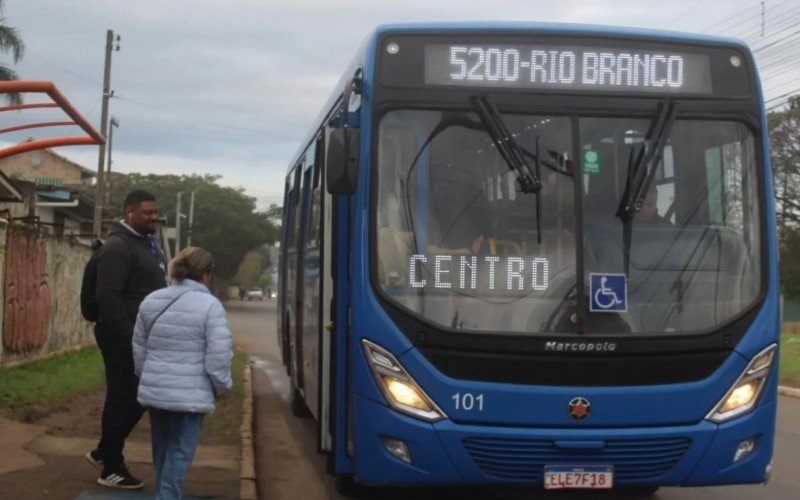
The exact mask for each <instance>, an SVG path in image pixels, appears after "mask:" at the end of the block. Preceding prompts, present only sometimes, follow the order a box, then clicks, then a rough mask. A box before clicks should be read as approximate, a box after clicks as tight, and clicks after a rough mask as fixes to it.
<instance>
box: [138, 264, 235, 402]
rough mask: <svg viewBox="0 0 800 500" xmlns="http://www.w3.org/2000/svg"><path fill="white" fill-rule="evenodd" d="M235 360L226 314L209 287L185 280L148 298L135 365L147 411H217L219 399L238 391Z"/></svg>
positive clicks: (140, 322)
mask: <svg viewBox="0 0 800 500" xmlns="http://www.w3.org/2000/svg"><path fill="white" fill-rule="evenodd" d="M182 294H183V295H182ZM179 295H182V296H181V297H180V298H178V300H176V301H175V302H174V303H173V304H172V305H170V306H169V308H168V309H167V310H166V312H164V313H163V314H161V316H158V314H159V313H160V312H161V311H162V310H163V309H164V308H165V307H167V305H168V304H169V303H170V302H172V300H173V299H175V298H176V297H178V296H179ZM156 316H158V319H157V320H156V322H155V324H154V325H152V326H150V325H151V323H152V322H153V320H154V319H155V318H156ZM147 327H150V332H149V335H148V332H147V331H146V330H147ZM232 358H233V339H232V337H231V332H230V330H229V329H228V320H227V317H226V315H225V309H224V308H223V307H222V304H221V303H220V301H219V300H217V298H216V297H214V296H213V295H211V292H209V291H208V288H206V286H205V285H203V284H202V283H198V282H197V281H194V280H191V279H186V280H183V281H182V282H177V283H173V284H172V285H170V286H169V287H167V288H162V289H161V290H157V291H155V292H153V293H151V294H150V295H148V296H147V297H145V299H144V301H143V302H142V305H141V306H140V307H139V315H138V317H137V318H136V327H135V328H134V331H133V361H134V365H135V367H136V375H137V376H138V377H139V379H140V380H139V396H138V399H139V403H141V404H142V406H145V407H152V408H159V409H162V410H172V411H184V412H192V413H211V412H213V411H214V409H215V406H214V394H215V393H216V394H226V393H227V392H228V391H230V389H231V387H232V386H233V381H232V380H231V359H232Z"/></svg>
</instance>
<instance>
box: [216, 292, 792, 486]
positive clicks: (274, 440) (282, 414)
mask: <svg viewBox="0 0 800 500" xmlns="http://www.w3.org/2000/svg"><path fill="white" fill-rule="evenodd" d="M228 310H229V318H230V322H231V325H232V327H233V328H232V329H233V331H234V334H235V340H236V343H237V345H239V346H240V347H241V348H243V349H244V350H245V351H246V352H247V353H248V354H250V359H251V365H252V368H253V392H254V404H255V415H254V419H255V426H256V433H255V446H256V467H257V474H258V486H259V492H260V498H262V499H268V500H289V499H296V498H303V499H309V500H317V499H319V500H324V499H337V500H338V499H344V498H346V497H343V496H341V495H339V494H338V493H337V492H336V491H335V489H334V488H333V480H332V478H331V477H330V476H328V475H327V474H326V472H325V459H324V457H323V456H322V455H319V454H318V453H317V452H316V443H315V427H314V422H313V421H311V420H298V419H296V418H294V417H293V416H292V414H291V411H290V410H289V405H288V377H287V376H286V372H285V371H284V369H283V366H282V365H281V362H280V353H279V351H278V345H277V342H276V339H275V301H274V300H272V301H264V302H230V303H229V304H228ZM799 429H800V399H794V398H781V400H780V402H779V406H778V435H777V442H776V455H775V463H774V467H773V474H772V480H771V481H770V483H769V484H768V485H766V486H764V485H755V486H727V487H714V488H662V489H661V490H660V491H659V492H658V494H657V495H656V496H655V497H653V498H658V499H704V500H705V499H725V500H735V499H743V500H744V499H747V500H752V499H753V498H754V497H756V498H757V497H760V498H763V499H769V500H796V499H798V498H800V473H798V471H800V469H798V466H797V464H798V462H799V461H800V430H799ZM443 493H446V494H448V495H447V496H448V497H450V496H453V497H455V496H456V495H457V496H458V497H459V499H460V500H485V499H492V498H498V499H535V498H543V496H542V495H535V494H533V495H532V494H527V493H526V492H520V491H503V492H496V491H491V492H487V491H482V490H477V489H475V488H470V489H448V490H447V491H446V492H444V491H442V490H441V489H434V488H424V489H422V488H414V489H399V488H398V489H381V490H372V491H369V490H368V491H366V492H365V494H364V495H362V496H361V498H364V499H367V500H369V499H376V500H377V499H381V500H395V499H396V500H400V499H408V498H414V499H415V500H428V499H430V500H434V499H435V500H440V499H441V498H442V494H443ZM573 496H574V497H578V498H604V497H600V496H598V495H597V494H596V493H595V494H591V495H574V494H570V495H568V496H567V495H555V496H553V495H546V496H544V497H546V498H554V497H555V498H570V497H573ZM606 498H611V497H610V496H609V497H606ZM627 498H630V497H627Z"/></svg>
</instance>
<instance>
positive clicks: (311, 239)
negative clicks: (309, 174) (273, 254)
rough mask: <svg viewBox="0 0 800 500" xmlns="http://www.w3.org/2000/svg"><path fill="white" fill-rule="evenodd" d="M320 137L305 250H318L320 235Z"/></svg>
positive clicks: (320, 139) (319, 138)
mask: <svg viewBox="0 0 800 500" xmlns="http://www.w3.org/2000/svg"><path fill="white" fill-rule="evenodd" d="M321 143H322V137H321V136H319V137H317V143H316V144H317V154H316V155H315V157H314V158H315V161H314V167H313V169H314V173H313V181H312V184H311V216H310V221H309V225H308V241H307V242H306V248H319V245H320V238H321V235H322V181H321V172H322V155H320V154H319V151H320V146H321Z"/></svg>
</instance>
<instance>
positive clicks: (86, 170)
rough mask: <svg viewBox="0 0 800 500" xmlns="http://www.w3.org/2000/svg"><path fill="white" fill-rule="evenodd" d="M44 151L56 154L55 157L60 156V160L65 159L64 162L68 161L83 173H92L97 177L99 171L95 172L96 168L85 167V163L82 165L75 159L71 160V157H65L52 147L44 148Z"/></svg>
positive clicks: (52, 154)
mask: <svg viewBox="0 0 800 500" xmlns="http://www.w3.org/2000/svg"><path fill="white" fill-rule="evenodd" d="M42 151H44V152H45V153H47V154H49V155H51V156H54V157H56V158H58V159H59V160H60V161H63V162H64V163H67V164H69V165H70V166H73V167H75V168H77V169H78V170H80V171H81V172H82V173H84V174H86V175H91V176H92V177H97V172H95V171H94V170H92V169H89V168H86V167H84V166H83V165H81V164H79V163H75V162H74V161H72V160H70V159H69V158H65V157H63V156H61V155H60V154H58V153H56V152H55V151H53V150H52V149H43V150H42Z"/></svg>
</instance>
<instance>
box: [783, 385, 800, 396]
mask: <svg viewBox="0 0 800 500" xmlns="http://www.w3.org/2000/svg"><path fill="white" fill-rule="evenodd" d="M778 394H780V395H781V396H789V397H792V398H800V389H796V388H794V387H787V386H785V385H779V386H778Z"/></svg>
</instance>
